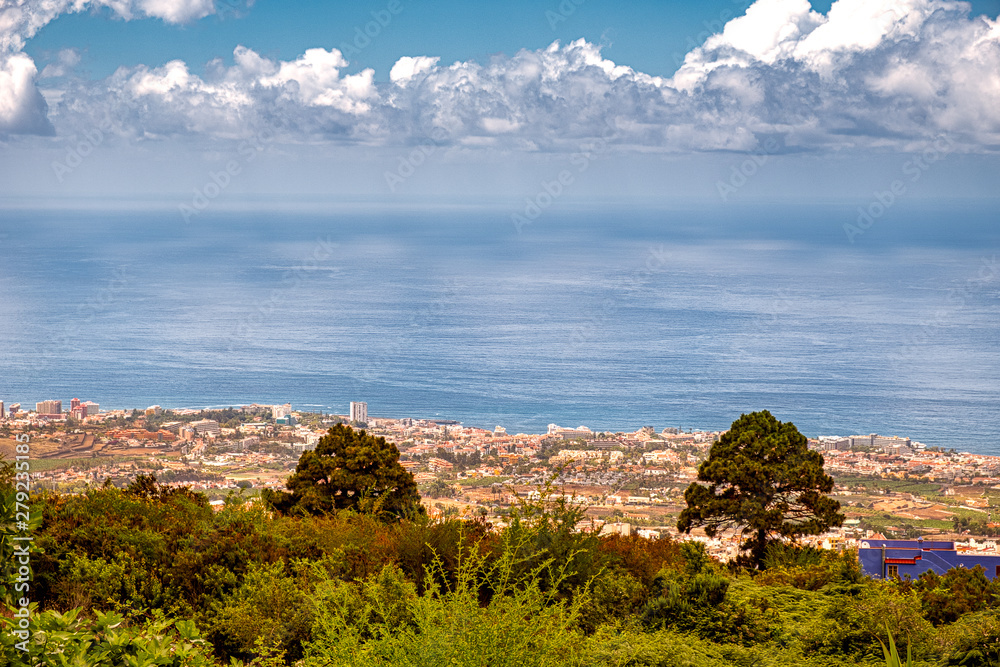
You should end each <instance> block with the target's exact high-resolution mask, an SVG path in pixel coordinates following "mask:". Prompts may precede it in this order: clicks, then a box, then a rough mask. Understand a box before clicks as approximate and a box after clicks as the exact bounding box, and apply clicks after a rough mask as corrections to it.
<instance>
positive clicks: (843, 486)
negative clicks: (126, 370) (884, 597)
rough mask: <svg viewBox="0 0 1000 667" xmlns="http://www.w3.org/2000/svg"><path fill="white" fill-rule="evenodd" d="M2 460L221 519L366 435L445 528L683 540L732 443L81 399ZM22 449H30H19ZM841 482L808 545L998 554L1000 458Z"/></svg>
mask: <svg viewBox="0 0 1000 667" xmlns="http://www.w3.org/2000/svg"><path fill="white" fill-rule="evenodd" d="M0 415H2V418H0V455H2V456H3V458H5V459H8V460H9V459H11V458H13V451H14V444H15V442H20V441H23V437H24V435H28V436H29V437H30V443H31V459H30V460H31V466H30V475H31V478H32V486H33V488H35V489H51V490H57V491H61V492H68V493H75V492H81V491H84V490H86V489H87V488H88V487H95V486H100V485H102V484H106V483H110V484H114V485H117V486H124V485H126V484H128V483H129V482H130V481H132V480H134V479H135V477H136V476H138V475H139V474H152V475H155V476H156V478H157V480H158V481H159V482H160V483H162V484H168V485H177V486H189V487H191V488H192V489H195V490H197V491H201V492H204V493H205V494H206V495H207V496H208V497H209V498H210V500H211V502H212V503H213V504H215V505H217V506H222V505H224V504H225V503H226V502H228V501H230V500H231V499H233V498H241V499H244V500H245V499H253V498H255V497H256V494H257V493H259V490H260V489H262V488H273V489H280V488H284V483H285V480H286V479H287V477H288V475H289V474H291V472H293V471H294V469H295V466H296V463H297V461H298V458H299V456H300V455H301V454H302V452H304V451H307V450H310V449H313V448H315V447H316V445H317V443H318V442H319V440H320V438H321V437H322V436H323V434H324V433H325V432H326V431H327V430H328V429H329V428H330V427H332V426H333V425H335V424H341V423H343V424H349V425H351V426H353V427H355V428H364V429H366V430H367V431H368V432H369V433H370V434H372V435H375V436H381V437H384V438H385V439H386V440H387V441H389V442H392V443H394V444H395V445H396V446H397V448H398V449H399V451H400V464H401V465H402V466H403V467H404V468H405V469H406V470H408V471H409V472H411V473H412V474H413V476H414V479H415V481H416V482H417V483H418V485H419V489H420V493H421V496H422V498H423V503H424V505H425V507H426V509H427V511H428V513H429V514H430V515H431V516H432V517H449V516H459V517H469V518H482V519H483V520H485V521H488V522H490V523H492V524H495V525H502V524H503V522H504V520H505V517H506V516H507V515H508V514H509V511H510V509H511V508H512V507H513V506H515V505H516V504H517V503H519V502H524V501H532V500H540V499H543V498H544V499H546V500H548V501H560V502H564V503H566V504H568V505H571V506H573V507H575V508H576V509H578V511H579V512H580V514H581V516H582V521H581V522H580V524H579V526H580V529H582V530H588V531H600V532H603V533H618V534H633V533H638V534H640V535H643V536H645V537H649V538H658V537H661V536H666V535H670V536H676V535H677V528H676V521H677V515H678V514H679V512H680V511H681V510H682V509H683V507H684V505H685V503H684V497H683V496H684V490H685V489H686V488H687V487H688V485H690V484H691V483H692V482H694V481H695V480H696V478H697V468H698V465H699V463H700V462H701V461H703V460H704V459H705V458H706V457H707V456H708V452H709V449H710V448H711V446H712V444H713V443H714V442H716V441H717V440H718V439H719V437H720V436H721V435H722V433H721V432H707V431H693V432H688V431H682V430H681V429H678V428H670V427H668V428H662V429H659V430H658V429H657V428H655V427H652V426H646V427H643V428H641V429H639V430H637V431H630V432H623V431H616V432H610V431H594V430H591V429H590V428H587V427H586V426H576V427H563V426H559V425H556V424H550V425H549V427H548V429H547V430H546V432H545V433H535V434H526V433H517V434H512V433H508V432H507V431H506V430H505V429H504V428H503V427H502V426H496V427H495V428H494V429H493V430H487V429H482V428H474V427H467V426H464V425H462V424H461V423H459V422H457V421H453V420H446V419H417V418H405V417H404V418H383V417H369V415H368V406H367V404H366V403H363V402H354V403H351V404H350V406H349V409H348V410H347V411H346V412H345V413H344V414H325V413H315V412H308V411H301V410H294V409H293V408H292V406H291V405H290V404H284V405H262V404H251V405H243V406H238V407H232V408H225V409H170V410H167V409H163V408H161V407H160V406H156V405H154V406H150V407H148V408H146V409H143V410H110V411H102V410H101V409H100V406H99V404H97V403H94V402H91V401H80V400H79V399H73V400H72V401H71V402H70V404H69V406H68V409H66V410H64V409H63V405H62V402H61V401H43V402H40V403H37V404H36V405H35V406H34V409H33V410H25V409H22V406H21V405H19V404H13V405H10V406H8V407H7V408H4V407H3V403H2V402H0ZM19 437H20V438H21V440H18V438H19ZM809 447H810V448H811V449H814V450H816V451H820V452H821V453H822V454H823V456H824V459H825V468H826V471H827V473H829V474H830V475H831V476H833V477H834V479H835V482H836V486H835V489H834V493H833V495H834V496H835V497H836V498H837V499H838V500H839V501H840V503H841V505H842V509H843V512H844V514H845V515H846V517H847V520H846V522H845V523H844V525H843V526H842V527H838V528H835V529H833V530H831V531H830V532H828V533H826V534H824V535H820V536H817V537H812V538H809V539H808V540H807V541H808V542H809V543H812V544H814V545H815V546H819V547H823V548H828V549H843V548H851V547H856V546H858V545H859V544H860V543H861V542H862V541H864V540H878V539H887V538H888V539H918V538H921V539H935V540H950V541H954V542H955V543H956V545H957V546H958V547H959V548H960V549H963V550H967V551H976V552H983V553H996V552H997V548H996V537H997V536H1000V519H998V522H994V519H993V516H992V511H993V509H995V508H996V507H997V506H998V503H1000V457H996V456H986V455H980V454H970V453H966V452H959V451H956V450H954V449H948V450H946V449H943V448H940V447H929V446H925V445H924V444H922V443H919V442H914V441H911V440H910V439H908V438H905V437H897V436H881V435H877V434H868V435H852V436H822V437H816V438H809ZM693 539H700V540H702V541H704V542H705V543H706V546H707V547H708V549H709V551H710V553H712V554H713V555H715V556H717V557H719V558H721V559H729V558H732V557H734V556H735V555H736V553H737V544H738V536H735V535H722V536H719V537H717V538H715V539H708V538H707V537H705V536H704V535H699V534H698V533H697V532H695V533H694V534H693Z"/></svg>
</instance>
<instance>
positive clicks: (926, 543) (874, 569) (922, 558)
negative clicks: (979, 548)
mask: <svg viewBox="0 0 1000 667" xmlns="http://www.w3.org/2000/svg"><path fill="white" fill-rule="evenodd" d="M858 558H859V559H860V561H861V569H862V571H863V572H864V573H865V574H866V575H868V576H869V577H873V578H875V579H892V578H895V577H899V578H901V579H905V578H907V577H909V578H911V579H916V578H917V577H919V576H920V575H921V574H923V573H924V572H927V571H928V570H933V571H934V572H936V573H937V574H944V573H945V572H947V571H948V570H950V569H952V568H953V567H965V568H968V569H970V570H971V569H972V568H974V567H976V566H977V565H981V566H982V567H983V569H984V570H986V577H987V578H988V579H994V578H995V577H997V576H998V575H1000V555H996V554H977V553H973V552H968V551H958V550H956V549H955V543H954V542H944V541H934V540H863V541H862V542H861V548H860V549H858Z"/></svg>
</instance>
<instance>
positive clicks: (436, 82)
mask: <svg viewBox="0 0 1000 667" xmlns="http://www.w3.org/2000/svg"><path fill="white" fill-rule="evenodd" d="M102 1H103V2H108V3H110V2H114V3H115V4H116V5H121V7H119V8H118V9H116V11H118V12H119V13H120V14H122V15H123V16H128V15H129V12H142V13H143V14H145V15H156V16H159V17H160V18H163V19H165V20H181V19H182V18H183V17H187V18H188V19H190V18H195V17H197V16H198V15H199V14H200V13H201V12H204V11H207V6H205V5H202V4H200V3H199V1H195V0H189V1H185V2H167V0H162V2H156V3H154V2H152V0H146V1H143V2H140V1H138V0H132V1H128V0H102ZM8 4H10V3H9V2H8ZM33 4H38V5H46V6H48V5H50V4H51V5H63V10H64V11H68V10H66V9H65V7H66V6H68V5H70V4H72V6H73V7H76V6H77V4H79V5H80V6H85V5H87V4H89V3H87V2H84V0H78V2H77V3H68V2H65V1H63V2H59V1H58V0H42V1H41V2H39V3H33ZM168 6H169V7H170V8H171V11H172V12H173V13H170V12H168V11H167V8H168ZM12 17H14V14H10V15H9V16H8V15H6V14H3V13H0V26H3V25H6V24H7V23H10V22H11V21H14V22H15V23H16V22H17V21H22V19H16V20H15V19H14V18H12ZM25 34H27V33H25ZM24 65H25V63H24V62H23V61H20V64H19V65H18V67H19V69H18V68H14V65H9V66H8V68H14V69H10V71H11V72H12V74H11V75H9V77H8V78H9V80H10V81H12V82H13V81H14V79H15V78H17V77H19V78H17V80H18V81H19V82H20V86H21V87H20V88H19V89H18V90H19V91H21V92H20V93H19V95H20V97H19V98H18V99H20V100H21V101H22V103H24V102H25V101H30V100H31V99H33V98H31V96H30V95H27V93H25V92H24V91H25V90H26V88H25V82H26V81H27V82H29V84H30V81H31V78H32V77H33V76H35V75H34V72H33V69H32V68H25V67H24ZM348 65H349V63H347V61H346V60H345V58H344V56H343V54H342V53H341V52H340V51H339V50H337V49H327V48H311V49H308V50H306V51H305V52H304V53H303V54H302V55H300V56H298V57H297V58H294V59H291V60H287V61H280V60H274V59H270V58H267V57H264V56H262V55H260V54H258V53H256V52H254V51H252V50H250V49H248V48H245V47H238V48H237V49H236V50H235V52H234V54H233V64H231V65H227V64H225V63H223V61H222V60H217V61H213V62H212V63H210V64H209V67H208V68H207V70H206V73H205V74H204V76H197V75H195V74H193V73H192V71H191V69H190V68H189V67H188V65H187V64H185V63H183V62H180V61H175V62H171V63H167V64H166V65H163V66H161V67H157V68H148V67H144V66H140V67H133V68H123V69H121V70H119V71H118V72H116V74H115V75H113V76H112V77H109V78H108V79H106V80H103V81H95V82H80V83H79V84H78V86H77V87H76V88H72V89H70V90H67V91H66V93H65V94H63V95H62V96H61V97H60V98H58V99H59V101H58V103H56V102H53V115H52V117H53V120H54V122H55V125H56V129H57V131H60V132H63V131H65V132H72V131H76V130H78V129H79V126H80V125H82V124H86V123H88V122H91V121H90V119H92V118H94V117H100V116H102V115H108V114H109V113H112V112H113V110H114V109H115V108H119V107H122V106H123V105H124V106H125V107H126V108H127V109H128V110H129V112H128V113H120V114H117V115H116V117H119V118H121V119H122V120H121V123H122V131H123V133H125V134H127V135H128V136H132V137H144V138H155V137H160V136H168V135H175V134H178V133H195V134H203V135H206V136H209V137H211V136H219V137H232V136H239V135H241V134H245V133H246V131H247V128H248V127H250V126H254V127H256V126H259V125H261V124H263V125H269V126H271V127H273V128H276V129H280V131H281V133H282V136H283V137H285V138H286V139H287V140H290V141H309V142H313V141H328V142H334V143H336V142H348V143H358V142H361V143H365V144H400V145H409V144H413V143H414V142H420V141H425V140H426V139H427V137H430V136H433V137H434V142H435V143H436V144H442V143H451V144H454V145H456V146H464V147H491V148H499V149H504V150H528V151H536V150H540V151H577V150H579V149H580V146H581V145H582V144H583V143H584V142H587V141H592V140H594V139H595V138H602V139H603V140H606V141H608V142H610V143H612V144H615V145H617V146H618V147H619V148H620V149H626V150H640V151H717V150H734V151H746V150H753V149H755V148H757V147H759V145H760V143H761V141H762V138H774V139H776V140H777V145H779V146H781V147H782V150H788V151H824V150H840V149H843V148H862V149H866V148H879V149H882V148H892V149H898V150H909V149H910V148H912V147H914V146H918V145H919V144H920V142H926V141H928V140H930V139H933V138H935V137H937V136H939V135H940V134H942V133H947V134H948V135H949V137H950V138H951V140H952V141H953V143H954V144H955V145H956V146H957V147H959V148H960V149H961V150H966V151H978V152H983V151H992V150H995V147H996V146H998V145H1000V28H998V26H997V22H996V21H995V20H993V19H989V18H986V17H970V15H969V6H968V5H966V4H964V3H960V2H951V1H950V0H836V2H834V3H833V5H832V7H831V9H830V11H829V12H827V13H826V14H825V15H824V14H821V13H819V12H816V11H814V10H813V9H812V7H811V6H810V4H809V2H808V1H807V0H757V2H755V3H754V4H753V5H751V6H750V7H749V8H748V9H747V11H746V13H745V15H743V16H740V17H738V18H735V19H733V20H731V21H729V22H728V23H727V24H726V25H725V26H724V27H723V29H722V30H721V32H719V33H718V34H716V35H713V36H711V37H710V38H709V39H708V40H706V42H705V43H704V45H703V46H701V47H698V48H695V49H693V50H692V51H691V52H690V53H688V54H687V57H686V59H685V61H684V63H683V65H682V66H681V67H680V69H679V70H678V71H677V72H676V73H675V74H674V75H673V76H672V77H671V78H663V77H656V76H651V75H649V74H646V73H644V72H641V71H637V70H635V69H633V68H631V67H628V66H625V65H622V64H619V63H615V62H613V61H611V60H610V59H608V58H606V57H605V56H604V55H603V54H602V52H601V48H600V47H599V46H598V45H595V44H592V43H589V42H586V41H584V40H576V41H573V42H570V43H567V44H563V43H560V42H554V43H553V44H551V45H550V46H548V47H546V48H543V49H538V50H522V51H519V52H517V53H516V54H514V55H512V56H496V57H494V58H492V59H490V60H489V61H487V62H484V63H478V62H473V61H467V62H455V63H452V64H450V65H442V64H441V63H440V60H439V59H438V58H436V57H433V56H406V57H402V58H399V59H398V60H397V62H396V63H395V64H394V65H393V66H392V68H391V69H390V71H389V72H388V75H389V81H388V82H385V83H376V82H375V77H374V72H373V71H372V70H370V69H369V70H364V71H362V72H359V73H356V74H345V68H346V67H348ZM15 69H16V72H17V77H14V75H13V72H14V71H15ZM25 76H27V77H28V78H27V79H25V78H24V77H25ZM8 85H10V86H13V83H11V84H8ZM29 87H30V86H29ZM52 99H53V100H55V99H56V98H55V97H53V98H52ZM38 108H40V107H38ZM36 110H37V109H36ZM0 113H5V114H8V116H9V114H11V113H13V112H12V111H9V110H8V111H3V112H0ZM22 115H23V111H22ZM36 115H37V114H36ZM0 118H3V117H2V116H0ZM8 125H11V126H15V125H16V126H18V127H28V126H32V125H31V124H28V123H25V122H24V121H21V122H20V123H18V124H10V123H8ZM33 127H38V126H37V124H36V125H34V126H33Z"/></svg>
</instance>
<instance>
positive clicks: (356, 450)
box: [263, 424, 423, 517]
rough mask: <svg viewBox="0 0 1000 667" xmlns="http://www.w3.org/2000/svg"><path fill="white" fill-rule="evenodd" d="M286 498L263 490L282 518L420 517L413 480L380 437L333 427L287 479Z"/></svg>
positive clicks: (393, 451) (278, 492)
mask: <svg viewBox="0 0 1000 667" xmlns="http://www.w3.org/2000/svg"><path fill="white" fill-rule="evenodd" d="M287 487H288V489H289V491H291V493H286V492H284V491H277V492H275V491H271V490H269V489H265V490H264V493H263V497H264V500H266V501H268V502H269V503H271V504H272V505H273V506H274V507H275V508H276V509H278V510H279V511H281V512H285V513H303V514H325V513H328V512H333V511H336V510H344V509H353V510H357V511H359V512H364V513H374V514H383V515H387V516H393V517H403V516H409V515H412V514H417V513H422V512H423V507H422V506H421V504H420V495H419V494H418V493H417V484H416V482H415V481H414V480H413V475H411V474H410V473H409V472H407V471H406V470H404V469H403V467H402V466H401V465H399V450H398V449H397V448H396V446H395V445H394V444H392V443H389V442H386V440H385V438H380V437H379V438H376V437H375V436H372V435H369V434H368V433H366V432H365V431H355V430H354V429H352V428H350V427H349V426H344V425H343V424H337V425H336V426H334V427H333V428H331V429H330V430H329V431H328V432H327V434H326V435H325V436H323V437H322V438H320V441H319V443H317V445H316V449H315V450H313V451H309V452H303V454H302V456H301V457H300V458H299V464H298V466H297V467H296V468H295V473H294V474H293V475H292V476H291V477H289V478H288V482H287Z"/></svg>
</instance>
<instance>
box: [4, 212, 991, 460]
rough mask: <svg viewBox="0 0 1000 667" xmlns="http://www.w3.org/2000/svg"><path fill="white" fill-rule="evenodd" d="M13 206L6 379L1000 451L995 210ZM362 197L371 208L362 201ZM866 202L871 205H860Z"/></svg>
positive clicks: (473, 421)
mask: <svg viewBox="0 0 1000 667" xmlns="http://www.w3.org/2000/svg"><path fill="white" fill-rule="evenodd" d="M344 210H345V211H346V212H337V213H329V214H317V213H309V214H293V213H263V212H259V213H249V214H232V213H217V214H213V213H212V212H211V211H206V212H205V213H202V214H201V215H199V216H198V217H197V218H195V219H194V222H193V223H192V224H190V225H185V224H183V221H182V220H181V219H180V216H179V215H178V214H177V212H176V210H172V211H168V212H158V213H144V212H143V213H134V212H132V213H122V212H115V213H94V212H92V211H91V212H44V213H42V212H18V211H15V212H11V211H6V212H0V343H2V345H0V400H4V401H5V402H6V403H7V404H8V405H9V404H10V403H12V402H14V401H19V402H21V403H22V404H24V405H25V406H27V405H31V406H33V405H34V403H35V402H36V401H40V400H43V399H49V398H53V399H62V400H63V401H64V405H65V404H66V403H67V402H68V400H69V399H70V398H72V397H79V398H81V399H84V400H94V401H97V402H99V403H100V404H101V406H102V407H104V408H120V407H128V408H132V407H139V408H144V407H146V406H148V405H151V404H160V405H163V406H164V407H186V406H210V405H211V406H226V405H239V404H243V403H249V402H266V403H278V402H280V403H284V402H291V403H292V405H293V407H294V408H296V409H306V410H317V411H318V410H324V411H327V412H331V411H332V412H336V413H345V412H346V411H347V409H348V402H349V401H352V400H359V401H367V402H368V405H369V413H370V414H371V415H373V416H413V417H442V418H452V419H457V420H460V421H462V422H463V423H465V424H467V425H476V426H483V427H488V428H492V427H493V426H495V425H497V424H499V425H502V426H504V427H505V428H506V429H507V430H508V431H509V432H518V431H525V432H541V431H544V430H545V428H546V426H547V425H548V424H549V423H553V422H554V423H558V424H560V425H562V426H577V425H579V424H585V425H587V426H589V427H591V428H593V429H595V430H596V429H600V430H632V429H635V428H638V427H640V426H644V425H650V426H654V427H656V428H657V429H661V428H663V427H665V426H680V427H684V428H710V429H722V428H725V427H727V426H728V425H729V423H730V422H732V421H733V420H734V419H735V418H736V417H738V416H739V415H740V413H741V412H747V411H752V410H759V409H769V410H771V411H772V412H773V413H774V414H775V415H776V416H777V417H778V418H779V419H782V420H786V421H787V420H791V421H793V422H795V424H796V425H797V426H798V427H799V429H800V430H801V431H802V432H803V433H805V434H807V435H810V436H815V435H833V434H842V435H850V434H856V433H871V432H878V433H882V434H887V435H892V434H897V435H906V436H910V437H911V438H914V439H916V440H920V441H922V442H925V443H927V444H929V445H943V446H946V447H957V448H959V449H966V450H971V451H976V452H982V453H988V454H997V455H1000V419H998V408H1000V335H998V334H1000V326H998V325H1000V267H998V265H997V255H998V254H1000V227H998V225H997V224H996V223H997V219H996V214H995V213H994V209H993V208H992V207H987V206H979V207H977V206H973V205H968V204H961V203H958V204H955V203H951V204H949V203H942V202H935V203H930V204H921V205H919V206H918V205H916V204H912V205H911V206H910V207H909V208H906V209H904V207H903V206H902V205H899V206H897V207H896V209H894V210H892V211H891V212H890V213H889V214H887V215H886V216H885V217H884V218H883V219H880V220H878V221H877V222H876V224H874V225H873V226H872V227H871V228H870V229H868V230H867V231H866V232H865V233H864V234H863V235H861V236H858V237H857V238H855V242H854V243H853V244H852V243H849V242H848V240H847V237H846V235H845V233H844V230H843V224H844V223H850V222H852V221H853V220H854V218H856V217H857V215H856V204H855V205H826V206H823V205H808V206H806V205H800V206H788V205H786V206H777V205H776V206H758V207H752V208H747V207H743V208H740V209H727V208H714V209H712V210H708V211H706V210H701V209H699V208H697V207H693V206H692V207H689V208H685V207H678V208H676V209H674V210H646V209H632V208H628V207H614V206H606V207H603V208H600V207H599V208H595V209H590V210H583V209H581V210H578V211H561V212H555V211H548V212H546V213H545V214H543V215H542V216H541V217H540V218H539V219H538V220H536V221H535V222H534V223H533V224H531V225H527V226H524V227H523V228H522V229H521V232H520V233H518V232H517V230H515V228H514V226H513V224H512V223H511V220H510V210H508V209H503V208H497V209H495V210H491V209H488V208H468V209H461V208H450V209H444V208H442V209H441V210H434V209H431V208H418V209H415V211H409V212H401V211H392V212H385V211H384V210H383V211H381V212H377V213H374V212H364V210H363V209H360V208H359V209H356V210H353V211H351V210H347V209H344ZM358 211H361V212H358ZM852 211H854V213H852Z"/></svg>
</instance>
